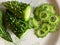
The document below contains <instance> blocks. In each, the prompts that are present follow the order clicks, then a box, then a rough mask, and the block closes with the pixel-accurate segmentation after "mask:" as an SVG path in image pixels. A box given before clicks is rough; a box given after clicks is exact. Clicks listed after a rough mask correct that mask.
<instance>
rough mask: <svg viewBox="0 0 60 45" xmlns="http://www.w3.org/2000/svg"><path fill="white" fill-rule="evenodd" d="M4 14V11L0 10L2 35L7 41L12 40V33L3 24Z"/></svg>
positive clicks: (0, 35)
mask: <svg viewBox="0 0 60 45" xmlns="http://www.w3.org/2000/svg"><path fill="white" fill-rule="evenodd" d="M2 18H3V14H2V11H0V37H2V38H4V39H5V40H7V41H10V42H12V39H11V36H10V34H9V33H8V32H7V31H6V30H7V29H6V28H5V27H4V25H3V19H2Z"/></svg>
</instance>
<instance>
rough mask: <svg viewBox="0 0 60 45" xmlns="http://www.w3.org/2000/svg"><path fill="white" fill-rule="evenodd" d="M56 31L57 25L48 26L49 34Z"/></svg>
mask: <svg viewBox="0 0 60 45" xmlns="http://www.w3.org/2000/svg"><path fill="white" fill-rule="evenodd" d="M57 30H58V25H56V24H51V25H50V31H49V32H56V31H57Z"/></svg>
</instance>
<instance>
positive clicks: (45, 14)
mask: <svg viewBox="0 0 60 45" xmlns="http://www.w3.org/2000/svg"><path fill="white" fill-rule="evenodd" d="M33 13H34V17H35V19H36V20H37V21H38V22H39V24H40V26H39V27H38V29H36V31H35V34H36V36H37V37H39V38H43V37H45V36H46V35H47V34H48V33H49V32H56V31H57V30H58V25H59V22H60V16H59V15H58V14H56V13H55V8H54V6H53V5H50V4H42V5H41V6H38V7H36V8H35V9H34V12H33ZM46 27H47V28H46ZM42 32H43V33H42ZM41 33H42V34H41Z"/></svg>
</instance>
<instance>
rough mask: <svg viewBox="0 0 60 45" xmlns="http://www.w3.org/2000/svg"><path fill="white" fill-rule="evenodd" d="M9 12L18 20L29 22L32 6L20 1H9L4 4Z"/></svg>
mask: <svg viewBox="0 0 60 45" xmlns="http://www.w3.org/2000/svg"><path fill="white" fill-rule="evenodd" d="M2 4H3V5H4V6H5V7H6V8H7V9H8V10H9V11H11V12H12V13H13V14H14V16H16V17H17V18H22V19H24V20H25V21H28V20H29V18H30V14H31V6H30V5H29V4H26V3H22V2H18V1H7V2H3V3H2Z"/></svg>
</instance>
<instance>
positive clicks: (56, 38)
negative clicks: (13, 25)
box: [0, 0, 60, 45]
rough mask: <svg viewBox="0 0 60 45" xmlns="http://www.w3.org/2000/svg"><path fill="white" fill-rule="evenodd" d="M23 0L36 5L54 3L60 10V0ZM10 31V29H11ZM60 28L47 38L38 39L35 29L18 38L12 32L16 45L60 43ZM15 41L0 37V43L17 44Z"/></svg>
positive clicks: (58, 44) (55, 44) (59, 44)
mask: <svg viewBox="0 0 60 45" xmlns="http://www.w3.org/2000/svg"><path fill="white" fill-rule="evenodd" d="M3 1H7V0H0V2H3ZM19 1H22V2H26V3H30V4H31V6H33V7H35V6H38V5H40V4H42V3H46V2H47V3H52V4H53V5H55V7H56V9H57V10H56V12H57V13H58V14H59V12H60V0H19ZM9 32H10V31H9ZM59 32H60V30H59V31H57V32H54V33H49V34H48V35H47V36H46V37H45V38H42V39H41V38H40V39H38V38H37V37H36V36H35V35H34V31H33V30H29V31H28V33H27V34H26V35H25V36H24V37H23V38H22V39H20V40H19V39H18V38H17V37H16V36H15V35H14V34H13V33H12V32H10V34H11V36H12V38H13V41H14V43H15V44H16V45H60V33H59ZM14 43H11V42H7V41H5V40H4V39H2V38H0V45H15V44H14Z"/></svg>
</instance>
